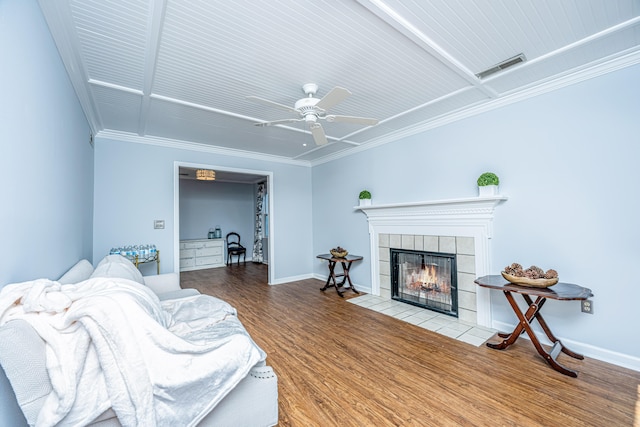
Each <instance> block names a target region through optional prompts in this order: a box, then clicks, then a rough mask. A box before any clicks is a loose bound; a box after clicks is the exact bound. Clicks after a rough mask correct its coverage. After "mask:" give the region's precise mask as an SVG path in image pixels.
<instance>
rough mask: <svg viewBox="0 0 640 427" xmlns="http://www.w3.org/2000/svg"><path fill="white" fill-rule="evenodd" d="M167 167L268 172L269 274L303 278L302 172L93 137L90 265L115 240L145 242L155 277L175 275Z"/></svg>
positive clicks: (306, 236)
mask: <svg viewBox="0 0 640 427" xmlns="http://www.w3.org/2000/svg"><path fill="white" fill-rule="evenodd" d="M174 162H181V163H193V164H198V165H208V166H210V167H211V168H212V169H216V167H225V168H238V169H242V170H251V171H260V172H272V173H273V193H272V194H271V195H270V196H271V199H272V202H273V206H274V208H273V218H274V221H275V224H274V229H273V230H271V232H272V234H271V237H272V238H273V242H274V245H275V255H276V256H274V257H271V259H270V264H269V268H270V269H272V270H273V275H274V279H275V280H274V281H275V282H279V281H286V280H288V278H296V277H299V276H309V275H310V273H311V271H312V268H313V267H312V262H313V254H312V238H311V230H312V228H311V169H310V168H309V167H306V166H299V165H292V164H288V163H278V162H270V161H264V160H259V159H249V158H240V157H233V156H225V155H220V154H215V153H204V152H196V151H190V150H182V149H176V148H166V147H161V146H156V145H151V144H138V143H131V142H123V141H117V140H114V139H108V138H100V137H99V138H97V139H96V159H95V190H94V191H95V201H96V202H95V207H94V209H95V218H94V257H95V258H96V259H100V258H101V257H102V256H104V254H105V253H107V252H108V251H109V249H110V248H111V247H112V246H114V245H118V244H120V243H118V242H149V243H154V244H156V245H157V246H158V248H159V249H160V250H161V254H162V255H161V259H162V263H161V272H169V271H174V269H175V266H174V252H175V249H174V244H175V242H174V227H175V221H174V217H173V212H174V178H175V168H174ZM154 219H164V220H165V229H163V230H154V228H153V221H154ZM214 225H215V224H214ZM223 231H224V230H223ZM271 261H273V262H271Z"/></svg>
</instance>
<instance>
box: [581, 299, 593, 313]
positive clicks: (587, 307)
mask: <svg viewBox="0 0 640 427" xmlns="http://www.w3.org/2000/svg"><path fill="white" fill-rule="evenodd" d="M580 308H581V309H582V312H583V313H589V314H593V301H591V300H588V299H584V300H582V301H581V304H580Z"/></svg>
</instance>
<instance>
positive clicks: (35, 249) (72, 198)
mask: <svg viewBox="0 0 640 427" xmlns="http://www.w3.org/2000/svg"><path fill="white" fill-rule="evenodd" d="M0 52H2V65H0V94H2V95H1V100H0V183H1V184H0V200H2V209H0V224H2V237H1V238H0V241H1V242H2V244H1V245H0V259H2V268H0V286H4V285H6V284H8V283H13V282H17V281H24V280H32V279H36V278H39V277H50V278H57V277H59V276H60V275H61V274H62V273H64V272H65V271H66V269H67V268H69V267H70V266H71V265H72V264H73V263H75V262H76V261H78V260H79V259H81V258H88V259H91V256H92V216H93V211H92V207H93V150H92V148H91V146H90V145H89V126H88V124H87V121H86V119H85V117H84V115H83V113H82V110H81V109H80V105H79V103H78V100H77V98H76V96H75V93H74V91H73V88H72V86H71V84H70V82H69V78H68V76H67V74H66V72H65V69H64V66H63V65H62V62H61V60H60V57H59V55H58V51H57V50H56V47H55V45H54V43H53V40H52V38H51V35H50V33H49V29H48V27H47V25H46V23H45V21H44V18H43V17H42V13H41V12H40V8H39V7H38V5H37V3H36V2H35V1H34V0H2V1H0ZM0 396H1V398H0V425H3V426H19V425H24V424H25V421H24V417H23V416H22V412H21V411H20V409H19V408H18V406H17V404H16V403H15V399H14V396H13V391H12V390H11V388H10V386H9V383H8V381H7V379H6V377H5V376H4V372H0Z"/></svg>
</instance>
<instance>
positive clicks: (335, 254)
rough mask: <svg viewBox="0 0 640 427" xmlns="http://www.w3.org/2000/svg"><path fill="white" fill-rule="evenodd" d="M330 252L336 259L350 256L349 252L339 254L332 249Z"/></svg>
mask: <svg viewBox="0 0 640 427" xmlns="http://www.w3.org/2000/svg"><path fill="white" fill-rule="evenodd" d="M329 252H331V255H333V256H334V257H336V258H344V257H346V256H347V255H348V254H349V252H347V251H342V252H338V251H336V250H333V249H331V250H330V251H329Z"/></svg>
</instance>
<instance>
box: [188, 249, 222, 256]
mask: <svg viewBox="0 0 640 427" xmlns="http://www.w3.org/2000/svg"><path fill="white" fill-rule="evenodd" d="M195 251H196V256H197V257H201V256H213V255H222V248H221V247H213V248H201V249H196V250H195Z"/></svg>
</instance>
